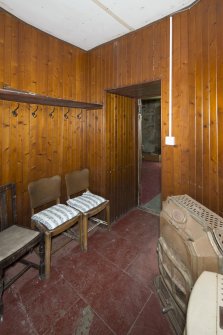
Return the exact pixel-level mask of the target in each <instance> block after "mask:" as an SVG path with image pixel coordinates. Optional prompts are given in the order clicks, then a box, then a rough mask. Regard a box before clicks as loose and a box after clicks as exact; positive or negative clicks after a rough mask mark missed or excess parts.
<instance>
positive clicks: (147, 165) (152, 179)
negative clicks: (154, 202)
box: [140, 160, 161, 204]
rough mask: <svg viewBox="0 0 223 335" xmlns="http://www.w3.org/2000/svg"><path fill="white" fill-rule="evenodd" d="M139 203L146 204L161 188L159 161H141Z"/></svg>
mask: <svg viewBox="0 0 223 335" xmlns="http://www.w3.org/2000/svg"><path fill="white" fill-rule="evenodd" d="M141 188H142V190H141V199H140V202H141V204H146V203H147V202H149V201H150V200H151V199H152V198H154V197H155V196H156V195H157V194H159V193H160V190H161V163H160V162H149V161H146V160H143V161H142V168H141Z"/></svg>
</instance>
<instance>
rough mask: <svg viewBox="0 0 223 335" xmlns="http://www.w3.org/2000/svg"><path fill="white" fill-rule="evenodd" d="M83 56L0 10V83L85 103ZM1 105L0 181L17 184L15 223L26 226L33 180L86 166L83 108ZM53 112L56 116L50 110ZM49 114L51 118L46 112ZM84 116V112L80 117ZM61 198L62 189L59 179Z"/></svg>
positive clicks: (8, 103)
mask: <svg viewBox="0 0 223 335" xmlns="http://www.w3.org/2000/svg"><path fill="white" fill-rule="evenodd" d="M86 63H87V56H86V52H84V51H81V50H80V49H78V48H76V47H73V46H71V45H68V44H67V43H63V42H62V41H59V40H58V39H56V38H54V37H52V36H49V35H47V34H45V33H42V32H40V31H38V30H37V29H35V28H32V27H31V26H29V25H26V24H25V23H23V22H22V21H19V20H17V19H16V18H14V17H13V16H11V15H9V14H7V13H4V12H0V82H1V83H4V84H8V85H9V86H11V87H13V88H16V89H21V90H27V91H32V92H36V93H40V94H45V95H49V96H55V97H59V98H70V99H74V100H82V101H85V100H86V97H87V88H86V66H85V64H86ZM17 105H18V104H17V103H15V102H12V103H10V102H4V101H0V122H1V126H0V128H1V132H0V145H1V150H0V159H1V167H0V183H1V184H3V183H7V182H15V183H16V186H17V204H18V218H19V223H21V224H24V225H27V226H28V225H29V224H30V206H29V197H28V191H27V186H28V183H29V182H30V181H32V180H35V179H38V178H41V177H47V176H52V175H55V174H60V175H61V176H62V177H63V176H64V174H65V173H66V172H68V171H71V170H74V169H77V168H78V169H79V168H82V167H84V166H85V165H86V160H85V158H86V140H85V137H86V134H85V132H86V125H85V123H86V118H85V117H83V118H79V117H78V115H79V113H81V110H74V109H71V110H69V113H68V119H65V118H64V115H65V113H67V112H68V109H67V108H59V107H55V109H54V108H53V107H50V106H41V105H39V106H38V110H37V112H36V113H37V114H36V115H37V117H36V118H35V117H33V116H32V113H33V112H34V111H35V109H36V107H37V106H36V105H30V104H23V103H20V104H19V109H18V110H17V112H18V116H17V117H14V116H13V115H12V113H11V112H12V110H13V109H15V108H16V107H17ZM53 111H54V112H53ZM51 112H53V114H52V118H51V117H50V116H49V114H50V113H51ZM83 114H84V113H83ZM62 180H63V184H62V195H63V197H62V198H63V200H65V185H64V178H62Z"/></svg>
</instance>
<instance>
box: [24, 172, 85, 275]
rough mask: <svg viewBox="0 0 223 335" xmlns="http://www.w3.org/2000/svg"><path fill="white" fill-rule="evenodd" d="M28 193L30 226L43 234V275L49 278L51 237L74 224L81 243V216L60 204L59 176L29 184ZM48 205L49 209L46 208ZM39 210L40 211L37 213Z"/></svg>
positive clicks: (72, 209) (74, 210)
mask: <svg viewBox="0 0 223 335" xmlns="http://www.w3.org/2000/svg"><path fill="white" fill-rule="evenodd" d="M28 191H29V197H30V204H31V209H32V218H31V222H32V226H33V227H36V228H37V229H38V230H40V231H43V232H44V233H45V266H46V269H45V275H46V278H49V276H50V264H51V249H52V237H53V236H57V235H59V234H61V233H62V232H65V231H68V230H69V229H70V228H71V227H72V226H73V225H74V224H76V223H79V236H80V242H82V237H81V234H82V215H81V213H80V212H79V211H77V210H76V209H74V208H71V207H70V206H67V205H64V204H60V196H61V193H60V192H61V177H60V176H53V177H50V178H41V179H39V180H37V181H33V182H31V183H29V185H28ZM53 203H56V204H53ZM49 204H50V207H48V206H49ZM43 207H44V209H43ZM39 209H42V210H41V211H38V210H39ZM35 212H36V213H35Z"/></svg>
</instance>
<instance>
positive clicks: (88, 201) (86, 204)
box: [67, 191, 106, 213]
mask: <svg viewBox="0 0 223 335" xmlns="http://www.w3.org/2000/svg"><path fill="white" fill-rule="evenodd" d="M105 201H106V199H104V198H102V197H100V196H99V195H95V194H93V193H91V192H89V191H87V192H84V193H83V194H82V195H81V196H79V197H76V198H73V199H69V200H67V204H68V205H69V206H71V207H73V208H76V209H77V210H78V211H80V212H82V213H86V212H88V211H89V210H91V209H93V208H95V207H97V206H99V205H100V204H102V203H103V202H105Z"/></svg>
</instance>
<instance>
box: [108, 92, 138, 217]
mask: <svg viewBox="0 0 223 335" xmlns="http://www.w3.org/2000/svg"><path fill="white" fill-rule="evenodd" d="M106 111H107V115H106V129H107V130H108V131H107V133H106V143H107V150H106V154H107V155H106V162H107V164H106V167H107V171H106V185H108V186H109V189H108V195H109V199H110V202H111V216H112V217H113V218H116V217H117V216H119V215H121V214H123V213H125V212H126V211H127V210H128V209H130V208H132V207H133V206H134V205H135V203H136V196H137V194H136V178H137V173H136V166H135V161H136V147H135V140H136V138H135V136H136V135H135V134H136V129H135V127H136V122H135V121H136V118H135V103H134V100H133V99H130V98H125V97H121V96H117V95H114V94H106Z"/></svg>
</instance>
